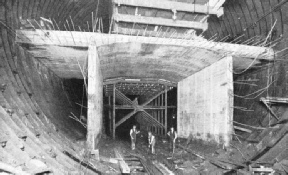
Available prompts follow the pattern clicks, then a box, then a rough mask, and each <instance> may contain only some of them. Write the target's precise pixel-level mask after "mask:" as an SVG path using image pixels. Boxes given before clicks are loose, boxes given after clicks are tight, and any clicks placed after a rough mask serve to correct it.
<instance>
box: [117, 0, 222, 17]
mask: <svg viewBox="0 0 288 175" xmlns="http://www.w3.org/2000/svg"><path fill="white" fill-rule="evenodd" d="M221 1H223V0H221ZM224 1H225V0H224ZM114 3H115V4H117V5H122V4H124V5H129V6H136V7H148V8H154V9H164V10H169V11H170V10H172V9H173V10H176V11H181V12H190V13H205V14H214V15H217V16H218V17H219V16H222V15H223V13H224V10H223V8H221V7H220V6H221V5H222V4H221V5H220V6H216V8H213V7H211V6H207V5H201V4H191V3H189V4H188V3H183V2H176V1H168V0H161V1H155V0H145V1H143V0H114Z"/></svg>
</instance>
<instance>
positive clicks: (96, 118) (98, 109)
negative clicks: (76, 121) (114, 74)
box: [87, 46, 103, 150]
mask: <svg viewBox="0 0 288 175" xmlns="http://www.w3.org/2000/svg"><path fill="white" fill-rule="evenodd" d="M102 83H103V79H102V74H101V69H100V60H99V57H98V53H97V48H96V46H89V49H88V115H87V116H88V120H87V145H88V148H89V149H91V150H94V149H96V147H97V144H98V140H99V137H98V136H99V134H101V131H102V126H103V123H102V117H103V116H102V115H103V114H102V113H103V84H102Z"/></svg>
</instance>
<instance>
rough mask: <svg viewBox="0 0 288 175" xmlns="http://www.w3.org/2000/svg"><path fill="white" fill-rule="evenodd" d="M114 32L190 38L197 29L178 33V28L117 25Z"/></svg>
mask: <svg viewBox="0 0 288 175" xmlns="http://www.w3.org/2000/svg"><path fill="white" fill-rule="evenodd" d="M113 33H117V34H124V35H127V34H129V35H137V36H147V37H148V36H150V37H160V38H184V39H189V38H192V37H193V36H195V35H196V31H195V30H193V29H191V30H189V34H188V33H178V32H176V30H174V31H171V32H162V31H151V30H144V29H130V28H124V27H119V26H118V27H115V28H114V31H113Z"/></svg>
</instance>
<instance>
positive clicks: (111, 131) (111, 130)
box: [108, 95, 113, 136]
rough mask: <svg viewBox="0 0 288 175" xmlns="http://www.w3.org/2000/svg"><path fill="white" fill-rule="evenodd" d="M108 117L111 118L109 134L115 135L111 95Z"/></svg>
mask: <svg viewBox="0 0 288 175" xmlns="http://www.w3.org/2000/svg"><path fill="white" fill-rule="evenodd" d="M108 104H109V107H108V117H109V133H110V136H112V134H113V120H112V108H111V107H112V103H111V95H109V96H108Z"/></svg>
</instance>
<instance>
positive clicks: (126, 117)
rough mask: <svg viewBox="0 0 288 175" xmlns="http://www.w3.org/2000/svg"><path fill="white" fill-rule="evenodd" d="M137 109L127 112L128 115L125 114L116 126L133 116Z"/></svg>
mask: <svg viewBox="0 0 288 175" xmlns="http://www.w3.org/2000/svg"><path fill="white" fill-rule="evenodd" d="M136 112H137V110H136V109H134V110H133V111H132V112H130V113H129V114H127V115H126V116H124V117H123V118H122V119H121V120H119V122H117V123H116V126H115V128H117V127H118V126H119V125H121V124H122V123H124V122H125V121H126V120H128V119H129V118H130V117H132V116H133V115H134V114H136Z"/></svg>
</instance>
